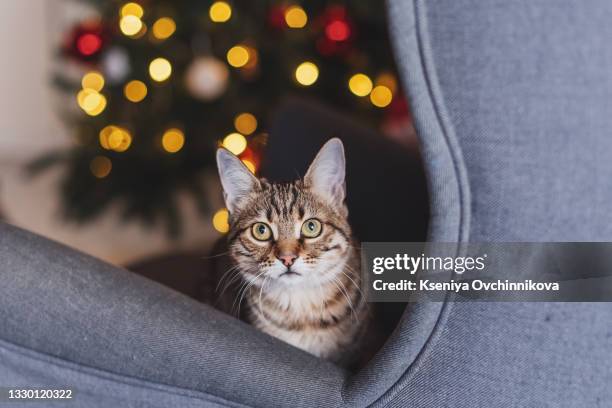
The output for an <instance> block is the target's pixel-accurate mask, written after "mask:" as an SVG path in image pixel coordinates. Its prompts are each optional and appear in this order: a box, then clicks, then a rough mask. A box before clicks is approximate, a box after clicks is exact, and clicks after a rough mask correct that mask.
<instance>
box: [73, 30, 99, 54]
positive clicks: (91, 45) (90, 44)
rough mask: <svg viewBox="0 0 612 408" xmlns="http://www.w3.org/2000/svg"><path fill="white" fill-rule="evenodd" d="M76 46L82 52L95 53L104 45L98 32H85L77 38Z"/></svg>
mask: <svg viewBox="0 0 612 408" xmlns="http://www.w3.org/2000/svg"><path fill="white" fill-rule="evenodd" d="M76 46H77V49H78V50H79V52H80V53H81V54H83V55H86V56H89V55H93V54H95V53H96V52H97V51H98V50H99V49H100V47H101V46H102V39H101V38H100V36H98V35H96V34H91V33H88V34H83V35H81V36H80V37H79V38H78V39H77V43H76Z"/></svg>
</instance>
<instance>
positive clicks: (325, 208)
mask: <svg viewBox="0 0 612 408" xmlns="http://www.w3.org/2000/svg"><path fill="white" fill-rule="evenodd" d="M217 165H218V167H219V175H220V177H221V184H222V186H223V191H224V197H225V204H226V206H227V208H228V210H229V213H230V218H229V221H230V233H229V249H230V255H231V257H232V258H233V260H234V262H235V263H236V264H237V266H238V268H239V270H240V272H241V273H242V274H243V276H244V277H245V278H246V279H247V280H251V281H257V282H259V283H261V282H263V280H264V279H266V285H273V286H277V287H279V286H280V287H285V286H292V285H305V284H306V285H307V284H312V285H319V284H321V283H324V282H328V281H331V280H333V279H334V278H336V275H337V274H339V273H341V270H342V268H343V267H344V265H345V263H346V261H347V259H348V257H349V256H350V254H351V251H352V246H351V230H350V227H349V224H348V222H347V215H348V211H347V208H346V205H345V203H344V199H345V182H344V178H345V177H344V176H345V159H344V147H343V145H342V142H341V141H340V139H331V140H330V141H328V142H327V143H326V144H325V145H324V146H323V147H322V148H321V150H320V151H319V153H318V154H317V156H316V158H315V159H314V161H313V162H312V164H311V165H310V168H309V169H308V172H307V173H306V176H305V177H304V179H303V180H296V181H294V182H291V183H270V182H268V181H267V180H265V179H258V178H256V177H255V176H254V175H253V174H252V173H251V172H250V171H249V170H248V169H247V168H246V167H245V166H244V164H243V163H242V162H241V161H240V160H239V159H238V158H237V157H236V156H234V155H233V154H232V153H230V152H229V151H227V150H225V149H219V150H218V152H217ZM268 282H269V283H268Z"/></svg>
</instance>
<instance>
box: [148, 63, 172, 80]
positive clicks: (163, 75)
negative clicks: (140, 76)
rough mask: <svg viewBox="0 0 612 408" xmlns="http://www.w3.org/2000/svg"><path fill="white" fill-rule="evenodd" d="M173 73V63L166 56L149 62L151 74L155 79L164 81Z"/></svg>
mask: <svg viewBox="0 0 612 408" xmlns="http://www.w3.org/2000/svg"><path fill="white" fill-rule="evenodd" d="M171 74H172V65H171V64H170V61H168V60H167V59H165V58H155V59H154V60H153V61H151V63H150V64H149V75H151V78H153V80H154V81H157V82H162V81H165V80H166V79H168V78H169V77H170V75H171Z"/></svg>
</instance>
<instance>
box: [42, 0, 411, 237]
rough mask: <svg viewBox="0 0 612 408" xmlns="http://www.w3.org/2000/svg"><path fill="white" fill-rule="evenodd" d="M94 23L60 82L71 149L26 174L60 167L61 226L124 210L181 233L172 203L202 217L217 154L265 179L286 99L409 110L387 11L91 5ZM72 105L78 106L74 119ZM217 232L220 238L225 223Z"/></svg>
mask: <svg viewBox="0 0 612 408" xmlns="http://www.w3.org/2000/svg"><path fill="white" fill-rule="evenodd" d="M88 3H90V4H91V6H92V7H93V8H94V9H95V10H96V12H97V17H96V18H93V19H88V20H86V21H81V22H79V23H78V24H77V25H76V26H74V27H72V29H71V30H70V31H69V32H67V33H66V36H65V41H64V43H63V44H62V46H61V49H60V50H59V51H60V52H59V53H58V58H59V59H60V61H62V63H66V64H67V63H70V64H74V63H76V64H77V65H78V66H80V67H81V69H82V75H79V78H74V76H72V77H71V76H70V75H67V74H66V73H65V72H64V70H60V71H59V72H57V73H55V75H54V83H55V84H56V86H57V87H58V88H59V89H60V90H61V91H62V92H66V93H68V94H70V95H72V96H73V97H72V98H71V100H73V101H74V107H73V108H74V109H73V108H71V107H67V108H66V112H64V113H65V117H66V121H67V123H68V124H69V125H70V129H73V131H74V140H75V143H74V145H73V146H72V147H71V148H69V149H67V150H66V151H62V152H52V153H50V154H48V155H46V156H45V157H42V158H40V159H39V160H37V161H36V162H35V163H33V164H32V166H31V168H32V170H33V171H40V170H41V169H45V168H47V167H48V166H50V165H51V164H54V163H65V164H66V165H67V171H66V173H65V176H64V178H63V180H62V183H61V193H62V197H63V208H64V213H65V215H66V216H67V217H68V218H69V219H72V220H76V221H80V222H83V221H88V220H90V219H92V218H94V217H95V216H97V215H99V214H100V213H102V212H103V211H104V210H105V209H106V208H107V207H108V206H109V204H111V203H114V202H120V203H121V205H122V208H123V214H124V216H125V217H126V218H127V219H131V218H136V219H140V220H142V221H144V222H146V223H147V224H154V223H155V222H158V221H160V220H162V221H164V222H165V224H166V226H167V229H168V231H170V232H171V233H177V232H178V231H179V229H180V223H181V221H180V214H179V213H178V211H177V207H176V205H175V202H174V201H175V198H176V193H177V192H178V191H179V190H182V189H187V190H188V191H190V192H192V193H193V197H194V198H195V199H196V200H198V202H199V204H200V207H201V208H202V211H203V214H206V213H207V211H208V208H207V205H206V204H207V200H206V192H205V191H204V189H203V187H202V183H201V176H202V174H204V173H206V172H211V171H214V167H215V163H214V152H215V149H216V148H217V147H218V146H219V145H223V146H224V147H226V148H228V149H229V150H231V151H232V152H233V153H235V154H236V155H239V157H240V158H241V159H242V160H243V161H244V163H245V164H246V165H247V166H248V167H249V168H250V169H252V171H253V172H256V171H257V168H258V165H259V161H260V157H261V154H262V151H263V149H264V148H265V143H266V137H267V135H266V128H267V125H268V124H267V123H266V120H267V118H268V117H269V113H270V111H271V110H273V109H274V108H275V107H276V106H277V104H278V102H279V100H280V99H281V98H282V97H283V96H285V95H287V94H298V95H303V96H307V97H312V98H316V99H319V100H323V101H325V102H326V103H328V104H331V105H332V106H334V107H337V108H338V109H339V110H341V111H345V112H348V113H352V114H354V115H355V116H356V117H359V118H360V120H366V121H368V122H369V123H371V124H372V125H373V126H377V127H380V126H381V124H382V123H383V122H384V120H385V118H386V117H388V116H389V115H390V114H393V113H394V112H397V111H398V109H399V111H402V112H403V111H405V103H404V102H403V98H402V97H401V95H397V92H398V91H397V84H396V75H395V68H394V64H393V60H392V56H391V51H390V47H389V41H388V39H387V30H386V22H385V11H384V4H383V2H381V1H379V0H360V1H350V2H349V1H326V0H309V1H308V2H306V1H304V2H302V3H299V2H279V1H271V0H257V1H255V0H250V1H235V2H226V1H215V2H212V1H196V0H191V1H190V0H174V1H162V0H142V1H140V2H129V3H124V2H116V1H107V0H89V1H88ZM77 106H78V108H77ZM215 225H216V228H217V229H219V230H223V228H224V227H223V213H219V214H217V217H216V219H215Z"/></svg>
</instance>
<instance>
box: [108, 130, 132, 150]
mask: <svg viewBox="0 0 612 408" xmlns="http://www.w3.org/2000/svg"><path fill="white" fill-rule="evenodd" d="M131 145H132V135H130V133H129V132H128V131H127V130H125V129H123V128H120V127H116V128H115V129H113V131H112V132H111V134H110V135H109V136H108V147H109V148H110V149H111V150H114V151H116V152H125V151H126V150H127V149H129V148H130V146H131Z"/></svg>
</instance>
